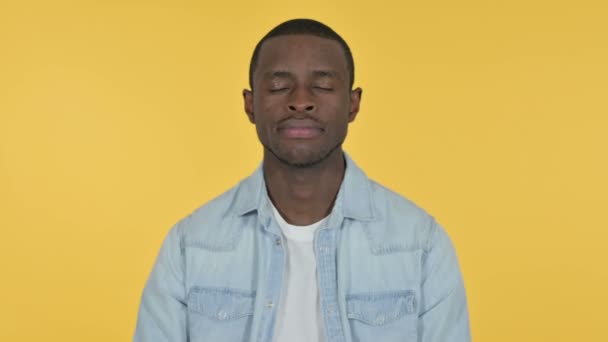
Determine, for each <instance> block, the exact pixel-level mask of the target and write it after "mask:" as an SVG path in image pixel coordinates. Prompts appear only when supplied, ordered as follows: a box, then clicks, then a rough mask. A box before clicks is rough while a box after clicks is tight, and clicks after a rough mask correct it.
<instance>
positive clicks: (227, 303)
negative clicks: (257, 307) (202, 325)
mask: <svg viewBox="0 0 608 342" xmlns="http://www.w3.org/2000/svg"><path fill="white" fill-rule="evenodd" d="M254 301H255V292H254V291H246V290H237V289H231V288H206V287H194V288H192V289H190V293H189V294H188V309H190V310H192V311H194V312H198V313H200V314H202V315H204V316H206V317H208V318H211V319H215V320H219V321H225V320H233V319H237V318H241V317H245V316H249V315H252V314H253V306H254Z"/></svg>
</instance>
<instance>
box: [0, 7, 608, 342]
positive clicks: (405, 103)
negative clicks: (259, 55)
mask: <svg viewBox="0 0 608 342" xmlns="http://www.w3.org/2000/svg"><path fill="white" fill-rule="evenodd" d="M607 8H608V5H606V2H605V1H597V2H595V3H592V2H589V1H568V2H566V1H521V0H517V1H361V2H353V1H320V0H308V1H299V2H288V1H251V2H245V1H240V2H234V1H213V2H211V1H203V0H201V1H169V0H164V1H134V0H122V1H74V2H72V3H69V2H65V1H62V2H58V1H39V2H30V1H14V2H13V1H2V2H1V3H0V228H1V233H2V234H1V238H0V262H1V265H0V272H1V275H2V276H1V280H0V296H1V300H0V340H2V341H105V342H107V341H128V340H130V339H131V338H132V333H133V328H134V324H135V320H136V313H137V306H138V304H139V296H140V294H141V290H142V288H143V285H144V282H145V280H146V278H147V276H148V273H149V271H150V268H151V266H152V263H153V261H154V258H155V257H156V253H157V251H158V248H159V246H160V243H161V241H162V239H163V237H164V236H165V234H166V232H167V231H168V229H169V228H170V227H171V226H172V225H173V224H174V223H175V222H176V221H177V220H179V219H180V218H182V217H184V216H185V215H187V214H188V213H189V212H190V211H191V210H193V209H194V208H196V207H198V206H199V205H201V204H203V203H205V202H206V201H207V200H209V199H211V198H212V197H214V196H216V195H218V194H219V193H221V192H223V191H224V190H226V189H227V188H229V187H231V186H232V185H234V184H235V183H236V182H237V181H239V180H240V179H241V178H243V177H245V176H247V175H248V174H249V173H250V172H251V171H252V170H253V169H254V168H255V167H256V166H257V165H258V163H259V161H260V158H261V150H260V146H259V144H258V141H257V138H256V136H255V132H254V128H253V126H251V125H250V124H249V123H248V121H247V119H246V117H245V114H244V112H243V110H242V102H241V90H242V89H243V88H244V87H246V85H247V68H248V63H249V58H250V54H251V52H252V50H253V47H254V45H255V43H256V42H257V41H258V40H259V38H261V37H262V35H263V34H265V33H266V32H267V31H268V30H269V29H271V28H272V27H273V26H274V25H276V24H278V23H279V22H281V21H283V20H286V19H289V18H293V17H312V18H316V19H319V20H321V21H324V22H326V23H327V24H329V25H330V26H332V27H333V28H334V29H336V30H337V31H338V32H339V33H341V34H342V35H343V36H344V38H345V39H346V40H347V41H348V42H349V44H350V45H351V48H352V50H353V52H354V56H355V63H356V67H357V76H356V82H355V83H356V85H359V86H361V87H363V88H364V93H363V103H362V111H361V113H360V115H359V117H358V120H357V121H356V122H355V123H354V124H353V125H352V126H351V131H350V135H349V138H348V140H347V144H346V149H347V150H348V151H349V152H350V154H351V155H352V156H353V158H354V159H355V160H356V161H357V162H358V163H359V164H360V166H362V167H363V169H365V170H366V171H367V173H368V175H369V176H370V177H372V178H374V179H376V180H378V181H380V182H381V183H383V184H385V185H387V186H388V187H390V188H392V189H394V190H396V191H398V192H400V193H402V194H403V195H405V196H407V197H409V198H410V199H412V200H414V201H415V202H417V203H418V204H420V205H421V206H423V207H424V208H426V209H427V210H428V211H429V212H430V213H432V214H433V215H434V216H436V217H437V218H438V219H439V221H440V222H441V223H442V224H443V225H444V226H445V228H446V229H447V231H448V232H449V234H450V235H451V237H452V238H453V241H454V243H455V245H456V248H457V250H458V252H459V256H460V261H461V266H462V270H463V273H464V276H465V281H466V287H467V291H468V297H469V306H470V316H471V326H472V333H473V337H474V340H475V341H483V342H485V341H492V342H501V341H509V342H511V341H608V332H607V330H606V324H607V323H608V317H607V316H608V314H606V309H607V308H608V291H607V290H608V267H607V266H606V262H607V261H608V252H607V248H606V242H607V240H608V232H607V229H608V218H607V210H606V204H607V201H606V196H607V193H608V184H607V181H606V175H607V174H608V158H607V147H608V138H607V129H608V120H607V114H608V104H607V102H608V101H607V94H608V10H607Z"/></svg>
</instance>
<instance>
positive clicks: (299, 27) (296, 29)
mask: <svg viewBox="0 0 608 342" xmlns="http://www.w3.org/2000/svg"><path fill="white" fill-rule="evenodd" d="M287 35H309V36H316V37H320V38H326V39H331V40H334V41H336V42H338V43H339V44H340V46H341V47H342V49H343V50H344V58H346V66H347V68H348V75H349V87H350V88H351V89H352V87H353V84H354V82H355V62H354V61H353V55H352V53H351V52H350V47H348V44H347V43H346V41H344V39H342V37H340V35H339V34H337V33H336V32H335V31H334V30H332V29H331V28H330V27H329V26H327V25H325V24H323V23H321V22H318V21H316V20H311V19H292V20H288V21H286V22H284V23H281V24H279V25H278V26H277V27H275V28H273V29H272V30H270V32H268V33H266V35H265V36H264V37H263V38H262V39H261V40H260V41H259V42H258V44H257V45H256V46H255V49H254V50H253V55H252V56H251V61H250V62H249V87H251V89H253V74H254V72H255V69H256V67H257V61H258V57H259V55H260V49H261V48H262V45H264V43H265V42H266V41H267V40H268V39H270V38H273V37H279V36H287Z"/></svg>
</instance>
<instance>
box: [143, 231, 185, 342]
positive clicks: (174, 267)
mask: <svg viewBox="0 0 608 342" xmlns="http://www.w3.org/2000/svg"><path fill="white" fill-rule="evenodd" d="M181 241H182V239H181V230H180V225H179V224H178V225H176V226H175V227H174V228H173V229H171V231H170V232H169V234H168V235H167V237H166V238H165V241H164V242H163V244H162V247H161V249H160V252H159V253H158V256H157V258H156V262H155V264H154V267H153V269H152V272H151V273H150V276H149V278H148V281H147V283H146V286H145V288H144V291H143V294H142V296H141V303H140V306H139V314H138V317H137V326H136V328H135V336H134V337H133V341H134V342H165V341H166V342H186V341H187V340H188V337H187V330H186V293H185V292H186V291H185V286H184V263H183V252H182V251H183V249H182V243H181Z"/></svg>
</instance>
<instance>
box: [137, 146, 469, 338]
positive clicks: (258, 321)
mask: <svg viewBox="0 0 608 342" xmlns="http://www.w3.org/2000/svg"><path fill="white" fill-rule="evenodd" d="M345 158H346V165H347V167H346V172H345V175H344V180H343V182H342V184H341V186H340V190H339V193H338V196H337V198H336V201H335V204H334V208H333V209H332V212H331V214H330V216H329V218H328V219H327V220H326V221H325V224H324V225H323V226H321V227H320V228H319V229H318V230H317V231H316V234H315V239H314V248H315V256H316V260H317V277H318V286H319V296H320V303H321V313H322V318H323V325H324V329H325V336H326V339H327V342H347V341H348V342H350V341H353V342H367V341H373V342H393V341H395V342H396V341H400V342H410V341H412V342H414V341H416V342H421V341H422V342H465V341H470V339H471V337H470V332H469V320H468V311H467V304H466V296H465V290H464V286H463V280H462V277H461V273H460V270H459V266H458V260H457V257H456V254H455V252H454V248H453V246H452V244H451V242H450V239H449V237H448V236H447V234H446V233H445V231H444V230H443V229H442V228H441V227H440V226H439V225H438V224H437V223H436V222H435V220H434V219H433V218H432V217H431V216H429V215H428V214H427V213H425V212H424V211H423V210H422V209H420V208H419V207H417V206H416V205H414V204H413V203H411V202H410V201H408V200H407V199H405V198H403V197H402V196H400V195H398V194H396V193H394V192H392V191H390V190H388V189H386V188H384V187H382V186H381V185H379V184H377V183H375V182H374V181H372V180H370V179H368V178H367V177H366V176H365V174H364V173H363V172H362V171H361V170H360V169H359V168H358V167H357V166H356V165H355V163H354V162H353V161H352V160H351V159H350V158H349V157H348V156H347V155H345ZM284 264H285V250H284V248H283V244H282V239H281V233H280V228H279V227H278V225H277V222H276V221H275V219H274V217H273V213H272V207H271V202H270V200H269V198H268V196H267V192H266V186H265V183H264V177H263V171H262V168H261V167H260V168H258V170H257V171H256V172H255V173H254V174H253V175H251V176H250V177H248V178H246V179H245V180H243V181H242V182H241V183H239V184H238V185H237V186H236V187H234V188H232V189H230V190H228V191H227V192H226V193H224V194H222V195H220V196H219V197H217V198H216V199H214V200H212V201H210V202H209V203H207V204H206V205H204V206H203V207H201V208H199V209H197V210H196V211H195V212H194V213H192V214H191V215H190V216H188V217H186V218H185V219H183V220H182V221H180V222H179V223H177V225H176V226H175V227H173V229H172V230H171V231H170V232H169V234H168V235H167V237H166V239H165V241H164V243H163V245H162V247H161V250H160V252H159V255H158V258H157V260H156V263H155V265H154V268H153V270H152V273H151V274H150V277H149V279H148V282H147V284H146V286H145V288H144V291H143V295H142V298H141V305H140V308H139V316H138V320H137V327H136V331H135V337H134V341H136V342H143V341H145V342H160V341H167V342H181V341H191V342H199V341H205V342H236V341H249V342H271V341H272V333H273V331H274V324H275V321H276V312H277V307H278V306H277V301H278V300H279V298H280V293H279V292H280V290H281V282H282V277H283V269H284Z"/></svg>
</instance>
